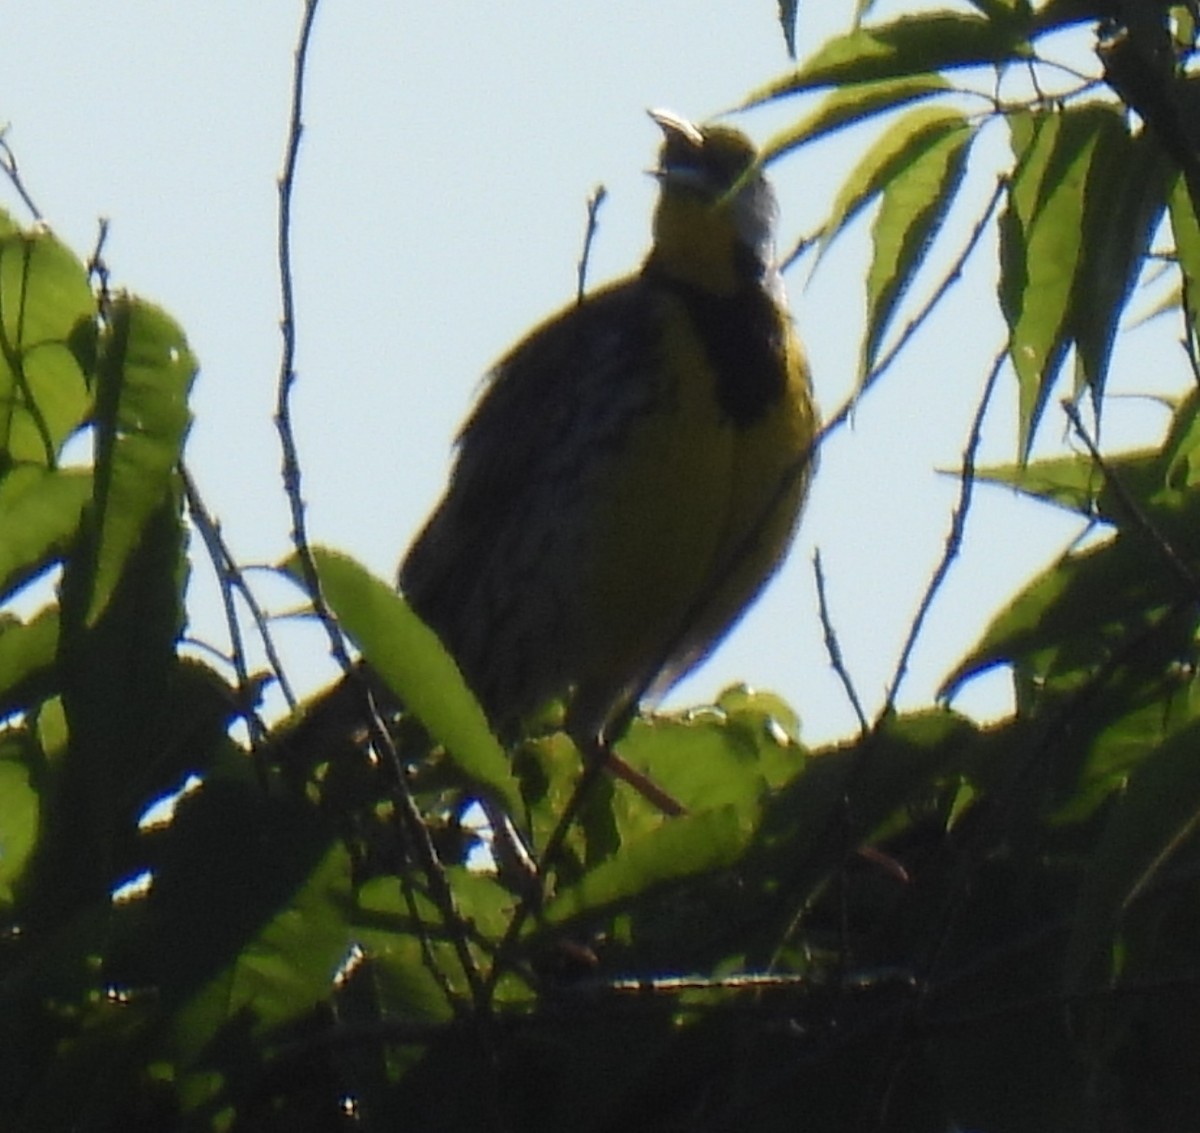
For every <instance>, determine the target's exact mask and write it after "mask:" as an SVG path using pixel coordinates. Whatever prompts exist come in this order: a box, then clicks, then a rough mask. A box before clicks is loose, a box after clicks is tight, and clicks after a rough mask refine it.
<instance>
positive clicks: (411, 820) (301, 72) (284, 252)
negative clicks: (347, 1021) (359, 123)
mask: <svg viewBox="0 0 1200 1133" xmlns="http://www.w3.org/2000/svg"><path fill="white" fill-rule="evenodd" d="M318 5H319V0H305V4H304V13H303V15H302V17H301V23H300V32H299V37H298V40H297V45H296V53H295V65H294V68H293V71H292V94H291V110H290V114H289V119H288V135H287V145H286V149H285V152H284V163H283V173H282V175H281V176H280V178H279V182H278V189H279V218H278V232H277V242H278V260H279V290H280V299H281V305H282V316H281V319H280V334H281V335H282V337H283V350H282V352H281V355H280V363H279V378H278V394H277V403H276V413H275V425H276V428H277V430H278V432H279V439H280V445H281V447H282V450H283V467H282V474H283V485H284V492H285V494H286V496H287V499H288V505H289V508H290V509H291V519H292V532H291V536H292V544H293V546H294V547H295V549H296V558H297V562H298V563H299V566H300V571H301V575H302V577H303V579H304V584H305V587H306V589H307V591H308V594H309V597H310V599H311V601H312V604H313V610H314V611H315V613H316V616H317V618H318V619H319V620H320V622H321V625H322V626H323V627H324V628H325V632H326V635H327V637H328V638H329V647H330V652H331V653H332V654H333V656H334V658H335V659H336V660H337V662H338V664H339V665H340V666H341V667H342V669H343V670H344V671H345V672H346V673H347V675H348V679H349V680H351V681H355V682H356V683H357V684H358V685H359V686H360V688H361V692H362V699H363V708H364V716H365V718H366V722H367V730H368V734H369V738H370V743H371V746H372V747H373V748H374V749H375V750H376V751H377V752H378V753H379V755H380V757H381V758H382V759H383V760H384V763H385V766H386V767H387V768H388V770H389V772H390V778H391V780H392V784H391V787H392V800H393V803H394V804H395V815H396V823H397V826H398V832H399V834H400V837H401V839H402V841H403V843H405V844H406V845H407V846H408V847H409V849H410V850H411V852H412V857H413V858H414V859H415V860H416V861H417V862H418V863H419V865H420V868H421V870H422V872H423V873H424V874H425V877H426V880H427V881H428V885H429V893H430V897H431V898H432V900H433V902H434V904H435V905H436V906H437V909H438V912H439V914H440V916H441V918H442V921H443V922H444V924H445V926H446V929H447V931H448V932H449V935H450V938H451V940H452V942H453V946H454V949H455V955H456V956H457V958H458V961H459V963H460V965H461V966H462V969H463V974H464V976H465V978H466V981H467V984H468V986H469V987H470V989H471V994H472V1000H473V1003H474V1005H475V1008H476V1010H477V1012H479V1013H481V1014H482V1013H484V1012H485V1011H486V1010H487V996H486V995H485V992H484V985H483V980H482V977H481V975H480V973H479V969H478V966H477V965H476V963H475V958H474V956H473V955H472V954H471V950H470V947H469V945H468V942H467V933H466V931H465V925H464V922H463V919H462V917H461V915H460V914H459V912H458V908H457V904H456V902H455V900H454V892H453V890H452V888H451V886H450V882H449V879H448V878H447V877H446V872H445V869H444V868H443V866H442V863H441V859H440V858H439V857H438V853H437V849H436V847H435V846H434V844H433V839H432V836H431V835H430V833H429V829H428V827H427V826H426V825H425V822H424V820H423V818H422V815H421V812H420V808H419V807H418V806H417V803H416V800H415V799H414V798H413V795H412V791H411V790H410V789H409V786H408V781H407V777H406V775H405V771H404V766H403V763H402V761H401V759H400V756H399V753H398V752H397V751H396V746H395V744H394V743H393V742H392V739H391V736H390V735H389V734H388V732H387V729H386V728H385V727H384V725H383V722H382V720H381V719H380V718H379V714H378V712H377V711H376V709H375V705H374V700H373V697H372V695H371V691H370V688H369V686H368V684H367V682H366V680H365V679H364V678H363V677H362V675H361V673H360V671H359V670H358V669H357V668H356V667H355V666H354V664H353V662H352V661H351V659H350V655H349V653H348V651H347V649H346V644H345V641H344V639H343V637H342V632H341V630H340V628H339V627H338V624H337V621H336V619H335V618H334V616H333V613H332V611H331V610H330V609H329V606H328V605H327V604H326V602H325V599H324V596H323V595H322V593H321V584H320V578H319V577H318V574H317V566H316V561H315V560H314V558H313V554H312V547H311V544H310V543H309V540H308V531H307V525H306V522H305V515H304V497H303V493H302V491H301V482H300V460H299V455H298V451H297V446H296V438H295V430H294V428H293V425H292V409H291V395H292V390H293V388H294V387H295V384H296V369H295V361H296V309H295V293H294V287H293V275H292V197H293V192H294V188H295V183H296V166H297V163H298V160H299V155H300V140H301V137H302V136H303V133H304V123H303V111H304V80H305V75H306V73H307V61H308V48H309V44H310V42H311V39H312V29H313V22H314V19H315V17H316V14H317V8H318ZM399 872H401V873H403V870H402V869H401V870H400V871H399ZM401 885H402V887H403V888H405V891H406V893H405V896H406V899H407V900H408V902H409V905H410V909H411V910H412V911H415V909H416V906H415V901H414V899H413V898H412V895H411V892H409V891H408V883H407V881H406V880H405V879H404V878H403V877H401ZM418 923H420V921H418ZM419 935H420V936H421V938H422V939H421V945H422V950H423V953H424V955H425V958H426V964H427V966H428V967H429V968H430V971H431V973H432V974H433V976H434V977H435V979H437V980H438V982H439V984H440V985H441V987H442V989H443V992H444V993H445V994H446V995H447V998H448V1000H449V1001H450V1003H451V1004H452V1005H454V1004H455V996H454V994H453V990H452V989H451V987H450V985H449V982H448V981H447V980H446V979H445V977H444V974H443V973H442V971H441V968H440V966H439V965H438V964H437V962H436V958H435V957H434V955H433V951H432V948H431V946H430V944H429V941H428V940H426V939H425V938H424V934H419Z"/></svg>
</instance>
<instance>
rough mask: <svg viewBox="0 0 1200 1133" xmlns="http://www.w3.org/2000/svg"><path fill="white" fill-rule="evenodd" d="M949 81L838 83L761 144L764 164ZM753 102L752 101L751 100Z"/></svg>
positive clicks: (926, 94)
mask: <svg viewBox="0 0 1200 1133" xmlns="http://www.w3.org/2000/svg"><path fill="white" fill-rule="evenodd" d="M948 89H949V84H948V83H947V82H946V80H945V79H943V78H942V77H941V76H940V75H913V76H911V77H906V78H901V79H884V80H882V81H881V82H874V83H857V84H855V85H854V86H846V87H838V88H837V89H836V90H834V91H830V93H829V94H827V95H826V96H825V98H824V99H822V100H821V104H820V105H819V106H818V107H817V108H816V109H815V110H814V111H813V112H812V113H811V114H809V115H808V117H806V118H804V119H802V120H801V121H800V122H799V123H797V124H796V125H795V126H790V127H788V129H786V130H783V131H782V132H780V133H778V134H776V135H775V136H774V137H772V138H771V139H769V140H768V142H767V144H766V145H765V146H763V148H762V161H763V163H764V164H767V163H770V162H771V161H774V160H775V159H776V158H779V157H782V156H783V155H784V154H785V153H789V152H790V151H792V150H794V149H799V147H800V146H802V145H805V144H807V143H808V142H811V141H815V140H816V139H817V138H821V137H824V136H825V135H826V134H831V133H834V132H835V131H837V130H841V129H843V128H844V127H846V126H852V125H854V123H855V122H862V121H864V120H865V119H867V118H871V117H873V116H874V115H876V114H882V113H884V112H886V111H889V110H895V109H896V108H897V107H900V106H903V105H904V104H905V103H908V102H912V101H914V100H915V99H919V98H929V97H930V96H931V95H935V94H943V93H945V91H947V90H948ZM751 105H753V104H751Z"/></svg>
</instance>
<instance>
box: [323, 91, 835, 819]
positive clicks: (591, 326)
mask: <svg viewBox="0 0 1200 1133" xmlns="http://www.w3.org/2000/svg"><path fill="white" fill-rule="evenodd" d="M651 116H652V117H653V119H654V121H655V122H657V124H658V125H659V127H660V128H661V129H662V131H663V134H664V141H663V144H662V148H661V151H660V154H659V161H658V165H657V167H656V168H655V169H654V170H652V173H653V175H654V176H655V177H656V178H657V180H658V182H659V188H660V193H659V200H658V205H657V209H656V212H655V216H654V233H653V244H652V247H651V249H650V253H649V255H648V256H647V257H646V260H645V262H644V263H643V265H642V267H641V269H640V270H639V271H637V272H636V273H634V274H633V275H630V276H628V277H627V278H624V279H622V280H619V281H618V282H616V283H613V284H610V285H608V286H606V287H603V288H601V289H599V290H596V291H593V292H591V293H590V294H588V295H586V296H584V297H583V298H582V299H580V300H579V301H578V302H576V303H574V304H573V305H571V306H570V307H568V308H566V309H565V310H563V311H562V312H560V313H559V314H557V315H555V316H553V317H552V318H550V319H549V320H548V321H546V322H545V323H543V324H542V325H541V326H539V327H537V328H536V329H535V330H533V331H532V332H531V333H530V334H529V335H528V336H527V337H526V338H524V339H523V340H522V341H521V342H520V343H518V344H517V345H516V346H515V347H514V348H513V349H512V350H511V351H510V352H509V353H508V354H507V355H506V356H505V357H504V358H503V359H501V361H500V362H499V363H498V364H497V365H496V367H495V368H494V369H493V371H492V372H491V374H490V375H489V377H488V379H487V385H486V388H485V390H484V392H483V394H482V396H481V398H480V400H479V402H478V404H477V405H476V407H475V409H474V411H473V412H472V414H471V416H470V417H469V419H468V420H467V422H466V424H465V425H464V426H463V428H462V431H461V432H460V434H459V436H458V441H457V457H456V461H455V464H454V467H453V470H452V473H451V476H450V482H449V485H448V487H447V489H446V493H445V496H444V497H443V499H442V500H441V502H440V503H439V504H438V506H437V508H436V509H435V510H434V512H433V514H432V516H431V517H430V519H429V520H428V522H427V523H426V525H425V527H424V529H423V530H422V531H421V533H420V534H419V535H418V536H417V538H416V541H415V542H414V543H413V545H412V548H411V549H410V550H409V552H408V555H407V556H406V558H405V559H404V562H403V564H402V565H401V568H400V571H399V586H400V589H401V591H402V592H403V593H404V595H405V596H406V597H407V599H408V600H409V602H410V603H411V605H412V607H413V608H414V609H415V610H416V612H417V613H418V614H419V615H420V617H421V618H422V619H423V620H424V621H425V622H426V623H427V624H428V625H429V626H431V627H432V628H433V629H434V630H435V631H436V632H437V634H438V635H439V636H440V637H441V639H442V641H443V643H444V644H445V645H446V647H447V649H448V650H449V651H450V653H451V654H452V655H453V656H454V658H455V659H456V661H457V662H458V665H459V667H460V669H461V670H462V672H463V675H464V677H465V678H466V680H467V683H468V684H469V685H470V686H471V687H472V689H473V690H474V691H475V693H476V695H477V696H478V698H479V701H480V703H481V704H482V706H483V709H484V711H485V712H486V714H487V716H488V718H489V720H490V722H491V723H492V726H493V728H494V729H495V731H496V732H497V734H498V735H500V737H501V738H502V739H505V740H507V741H511V740H513V739H515V738H516V737H517V736H518V735H519V734H520V733H521V730H522V724H523V723H525V722H526V721H527V720H528V719H529V718H530V717H531V716H532V715H533V714H534V713H536V712H537V711H538V710H539V709H540V708H542V707H544V706H545V705H546V704H548V703H549V702H550V701H551V700H555V699H565V701H566V705H567V710H566V727H567V731H568V732H569V734H570V735H571V736H572V738H573V739H574V740H575V741H576V743H577V744H578V746H579V747H580V749H581V750H582V751H585V752H589V753H591V754H594V755H599V754H602V753H606V752H607V750H608V746H609V745H610V744H611V742H612V741H614V740H616V739H617V738H619V733H620V731H621V729H622V728H623V727H624V725H625V724H626V723H627V722H628V719H629V717H630V715H631V713H632V712H633V711H634V710H635V709H636V707H637V705H638V703H639V701H640V700H641V699H642V698H643V697H644V696H646V695H647V694H651V695H654V694H658V693H660V692H662V691H665V689H666V688H667V687H668V686H670V685H671V684H672V683H674V682H675V681H676V680H678V679H679V678H680V677H681V676H682V675H683V674H684V673H686V672H687V671H688V670H689V669H691V668H692V667H694V666H695V665H696V664H697V663H698V662H699V661H700V660H702V659H703V658H704V657H705V656H706V655H707V654H708V653H709V651H710V650H711V649H712V648H713V646H714V645H715V644H716V643H717V642H718V641H719V640H720V639H721V637H722V636H723V635H724V634H725V633H726V632H727V631H728V630H729V628H730V627H731V626H732V625H733V624H734V622H736V621H737V619H738V618H739V617H740V615H741V614H742V612H743V611H744V610H745V609H746V607H747V606H748V605H749V604H750V603H751V602H752V601H753V599H754V598H755V597H756V596H757V594H758V592H759V591H760V590H761V589H762V587H763V585H764V584H765V583H766V582H767V580H768V579H769V578H770V577H771V575H772V574H773V573H774V572H775V570H776V568H777V567H778V566H779V564H780V562H781V561H782V559H783V557H784V554H785V553H786V551H787V548H788V545H789V543H790V542H791V539H792V535H793V533H794V531H795V528H796V524H797V521H798V518H799V514H800V510H801V506H802V504H803V502H804V498H805V495H806V492H807V489H808V485H809V481H810V479H811V475H812V469H813V466H814V463H815V452H814V440H815V437H816V434H817V427H818V426H817V412H816V408H815V406H814V403H813V398H812V389H811V383H810V378H809V371H808V364H807V362H806V360H805V357H804V352H803V349H802V347H801V345H800V341H799V339H798V338H797V336H796V333H795V331H794V329H793V326H792V320H791V317H790V315H789V312H788V309H787V304H786V298H785V295H784V289H783V282H782V279H781V277H780V275H779V272H778V270H777V268H776V266H775V263H774V258H773V257H774V247H773V229H774V222H775V215H776V203H775V196H774V193H773V191H772V189H771V187H770V185H769V183H768V182H767V180H766V178H765V177H764V176H763V174H762V171H761V169H760V168H759V167H758V166H757V165H756V156H757V153H756V150H755V147H754V145H753V143H751V141H750V140H749V139H748V138H747V137H746V136H745V135H744V134H742V133H741V132H739V131H737V130H735V129H732V128H730V127H728V126H721V125H715V126H695V125H693V124H692V123H690V122H687V121H685V120H684V119H682V118H679V117H678V116H676V115H674V114H671V113H668V112H666V111H652V112H651ZM379 691H381V692H383V691H384V690H379ZM353 692H354V690H353V688H352V687H348V686H347V683H346V682H343V685H342V695H341V697H340V698H338V699H340V700H341V701H342V703H341V704H340V705H338V707H336V708H332V701H333V699H334V698H333V697H330V696H328V695H327V697H326V698H325V701H326V702H328V703H330V705H331V709H330V711H328V712H326V713H325V714H324V721H325V722H324V723H319V724H316V727H315V728H309V727H307V723H312V722H314V721H315V717H316V716H321V715H322V713H321V712H320V711H319V710H318V711H317V712H316V713H315V714H314V713H310V714H309V716H308V718H307V723H306V725H305V730H306V731H307V732H308V733H309V734H313V733H314V732H320V731H321V730H322V729H323V728H325V727H327V726H328V725H329V722H331V721H332V720H333V719H335V718H344V716H345V712H346V708H347V705H346V703H345V701H346V698H347V697H350V699H352V700H353V701H354V703H355V704H357V703H359V699H360V698H359V696H355V695H352V694H353ZM385 695H386V693H385ZM339 714H340V715H339ZM335 726H336V725H335ZM617 769H618V770H620V765H619V764H618V765H617ZM626 770H627V769H626ZM660 805H662V804H660ZM676 806H677V804H676Z"/></svg>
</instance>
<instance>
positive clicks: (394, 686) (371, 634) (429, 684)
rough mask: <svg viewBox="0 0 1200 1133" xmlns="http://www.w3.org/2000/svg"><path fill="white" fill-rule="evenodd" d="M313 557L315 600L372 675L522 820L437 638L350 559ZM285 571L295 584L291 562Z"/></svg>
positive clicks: (507, 779)
mask: <svg viewBox="0 0 1200 1133" xmlns="http://www.w3.org/2000/svg"><path fill="white" fill-rule="evenodd" d="M313 558H314V559H315V561H316V565H317V573H318V575H319V577H320V582H321V593H322V594H323V595H324V597H325V600H326V601H327V602H328V603H329V606H330V608H331V609H332V610H333V611H334V613H335V614H337V617H338V621H339V623H340V624H341V625H342V627H343V628H344V629H345V630H346V632H347V633H348V634H349V635H350V637H351V639H352V640H353V641H354V643H355V645H357V646H358V648H359V649H360V650H361V651H362V654H363V656H364V657H365V658H366V660H367V661H368V663H369V664H370V666H371V668H372V669H373V670H374V671H375V672H376V673H378V674H379V676H380V677H381V678H382V679H383V680H384V681H385V682H386V683H387V685H388V687H389V688H390V689H391V690H392V692H394V693H395V694H396V695H397V696H398V697H399V698H400V700H401V701H402V702H403V703H404V705H405V706H406V707H408V708H409V709H411V710H412V712H413V713H415V714H416V716H417V718H418V719H419V720H420V721H421V723H422V724H424V725H425V727H426V728H427V729H428V730H429V733H430V735H432V736H433V737H434V739H436V740H437V741H438V742H439V743H441V744H443V745H444V746H445V747H446V750H447V752H448V753H449V755H450V758H451V759H452V760H453V761H454V763H455V764H456V765H457V766H458V767H459V769H460V770H461V771H462V772H463V774H465V775H466V776H467V777H468V778H469V779H471V781H472V782H474V783H476V784H477V785H478V786H480V787H483V788H485V789H488V790H490V791H492V792H494V793H495V794H496V795H497V797H498V798H500V799H501V800H503V801H504V803H505V805H506V806H507V807H508V808H509V813H510V814H520V813H521V806H520V794H519V792H518V789H517V783H516V780H515V779H514V778H513V775H512V770H511V768H510V767H509V762H508V757H507V756H506V755H505V753H504V749H503V748H502V747H501V746H500V743H499V741H498V740H497V739H496V737H495V736H494V735H493V734H492V730H491V728H490V726H489V725H488V722H487V718H486V717H485V716H484V714H483V709H482V708H480V707H479V702H478V701H477V700H476V699H475V697H474V696H473V695H472V693H471V691H470V689H469V688H468V687H467V685H466V683H465V682H464V680H463V678H462V674H461V673H460V672H459V670H458V666H457V665H456V664H455V663H454V659H453V658H452V657H451V656H450V654H449V653H448V652H447V651H446V648H445V646H443V645H442V643H441V641H440V640H439V639H438V636H437V634H435V633H434V632H433V630H431V629H430V628H429V627H428V626H426V625H425V623H424V622H422V621H421V619H420V618H418V617H417V615H416V614H415V613H413V611H412V609H411V608H410V607H409V605H408V603H407V602H405V600H404V599H403V598H402V597H401V596H400V595H399V594H397V593H396V591H395V590H394V589H393V588H392V587H391V586H389V585H388V584H387V583H386V582H383V581H382V580H380V579H378V578H375V577H373V576H372V575H370V574H369V573H368V572H367V571H366V570H364V569H363V567H362V566H360V565H359V564H358V563H356V562H355V561H354V560H353V559H351V558H350V557H349V556H347V555H342V554H339V553H338V552H336V551H330V550H327V549H324V548H320V547H317V548H314V550H313ZM286 569H287V570H288V571H289V572H290V573H292V574H293V576H295V577H299V568H298V565H297V564H296V562H295V561H294V560H292V561H290V562H289V563H288V565H287V568H286Z"/></svg>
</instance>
